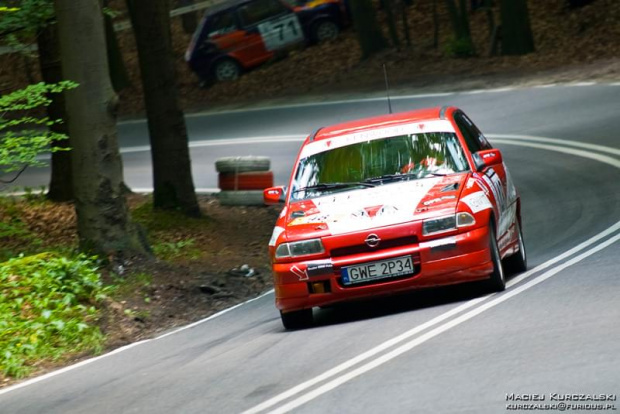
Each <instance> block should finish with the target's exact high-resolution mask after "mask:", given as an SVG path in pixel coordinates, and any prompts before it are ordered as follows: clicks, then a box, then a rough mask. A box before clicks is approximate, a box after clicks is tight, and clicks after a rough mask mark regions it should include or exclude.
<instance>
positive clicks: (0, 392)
mask: <svg viewBox="0 0 620 414" xmlns="http://www.w3.org/2000/svg"><path fill="white" fill-rule="evenodd" d="M272 293H273V289H271V290H269V291H267V292H265V293H263V294H262V295H260V296H257V297H255V298H252V299H250V300H247V301H245V302H243V303H239V304H237V305H235V306H233V307H230V308H227V309H224V310H221V311H219V312H217V313H214V314H213V315H211V316H209V317H207V318H204V319H201V320H199V321H196V322H194V323H191V324H189V325H186V326H183V327H181V328H178V329H175V330H173V331H170V332H168V333H165V334H163V335H160V336H158V337H155V338H152V339H145V340H143V341H138V342H134V343H133V344H129V345H126V346H123V347H121V348H117V349H115V350H113V351H110V352H108V353H107V354H103V355H100V356H98V357H94V358H90V359H86V360H84V361H80V362H78V363H77V364H74V365H69V366H68V367H64V368H61V369H59V370H57V371H52V372H48V373H47V374H44V375H41V376H40V377H35V378H32V379H29V380H27V381H24V382H20V383H19V384H15V385H11V386H10V387H6V388H3V389H0V395H3V394H7V393H9V392H11V391H15V390H18V389H20V388H24V387H27V386H29V385H33V384H36V383H37V382H41V381H44V380H46V379H49V378H52V377H56V376H58V375H61V374H64V373H65V372H68V371H73V370H74V369H77V368H80V367H83V366H84V365H89V364H92V363H93V362H97V361H99V360H102V359H104V358H108V357H110V356H112V355H115V354H118V353H120V352H123V351H127V350H129V349H131V348H134V347H136V346H138V345H143V344H146V343H148V342H153V341H157V340H159V339H162V338H165V337H167V336H170V335H173V334H176V333H178V332H181V331H185V330H187V329H190V328H193V327H195V326H197V325H200V324H203V323H205V322H208V321H210V320H211V319H215V318H217V317H219V316H222V315H224V314H226V313H228V312H230V311H232V310H235V309H237V308H239V307H241V306H243V305H246V304H248V303H251V302H254V301H256V300H259V299H261V298H262V297H264V296H267V295H270V294H272Z"/></svg>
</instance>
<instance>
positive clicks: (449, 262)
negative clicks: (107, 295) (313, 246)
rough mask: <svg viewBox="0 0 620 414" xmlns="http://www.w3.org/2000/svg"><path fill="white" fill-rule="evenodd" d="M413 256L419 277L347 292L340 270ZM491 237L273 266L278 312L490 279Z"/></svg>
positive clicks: (471, 234) (473, 234) (476, 234)
mask: <svg viewBox="0 0 620 414" xmlns="http://www.w3.org/2000/svg"><path fill="white" fill-rule="evenodd" d="M407 255H411V256H412V258H413V261H414V263H415V264H416V266H415V274H413V275H408V276H402V277H398V278H393V279H379V280H376V281H372V282H367V283H364V284H361V285H348V286H345V285H344V284H343V283H342V279H341V269H342V268H343V267H345V266H351V265H357V264H362V263H369V262H374V261H378V260H385V259H390V258H395V257H401V256H407ZM492 271H493V263H492V261H491V255H490V251H489V232H488V228H487V227H481V228H478V229H474V230H471V231H468V232H464V233H460V234H456V235H452V236H448V237H441V238H436V239H433V240H431V241H424V242H419V243H418V242H416V243H414V244H410V245H405V246H399V247H395V248H390V249H384V250H380V251H377V252H372V253H364V254H355V255H351V256H345V257H337V258H328V259H322V260H309V261H298V262H294V263H275V264H274V265H273V274H274V287H275V296H276V307H277V308H278V309H280V310H281V311H283V312H287V311H294V310H300V309H307V308H311V307H314V306H325V305H330V304H334V303H338V302H345V301H350V300H356V299H363V298H368V297H373V296H384V295H389V294H393V293H398V292H404V291H408V290H414V289H419V288H427V287H434V286H445V285H451V284H457V283H464V282H469V281H475V280H481V279H485V278H488V277H489V275H490V274H491V272H492Z"/></svg>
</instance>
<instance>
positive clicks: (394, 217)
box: [289, 177, 442, 235]
mask: <svg viewBox="0 0 620 414" xmlns="http://www.w3.org/2000/svg"><path fill="white" fill-rule="evenodd" d="M441 180H442V178H441V177H433V178H426V179H424V180H416V181H410V182H405V183H398V184H397V183H394V184H391V185H389V186H379V187H375V188H369V189H366V190H364V191H353V192H349V193H346V194H337V195H330V196H325V197H319V198H316V199H314V200H313V201H314V205H315V206H316V208H317V209H318V210H319V212H318V214H316V215H312V216H306V217H299V218H296V219H294V220H293V221H291V222H290V223H289V225H299V224H308V223H325V224H327V226H328V227H329V230H330V232H331V233H332V234H333V235H338V234H345V233H350V232H354V231H360V230H367V229H370V228H373V227H382V226H388V225H392V224H398V223H405V222H407V221H411V220H412V219H413V213H414V209H415V206H417V205H418V204H419V203H420V201H421V200H422V199H423V198H424V197H425V196H426V195H427V194H428V192H429V190H430V189H432V188H433V187H434V186H435V185H437V184H438V183H439V182H440V181H441ZM378 200H381V201H382V202H383V204H382V205H381V207H379V208H377V207H378V206H377V201H378ZM367 208H368V209H369V210H368V211H367V210H366V209H367ZM369 211H370V213H369ZM371 213H372V214H371Z"/></svg>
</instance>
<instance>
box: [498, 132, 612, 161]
mask: <svg viewBox="0 0 620 414" xmlns="http://www.w3.org/2000/svg"><path fill="white" fill-rule="evenodd" d="M493 142H497V143H500V144H505V145H517V146H520V147H531V148H538V149H546V150H549V151H555V152H563V153H565V154H570V155H576V156H578V157H583V158H590V159H592V160H595V161H599V162H602V163H605V164H609V165H611V166H613V167H616V168H620V160H618V159H616V158H612V157H608V156H607V155H601V154H593V153H591V152H587V151H582V150H578V149H573V148H564V147H558V146H556V145H547V144H536V143H533V142H515V141H510V140H504V139H496V140H494V141H493Z"/></svg>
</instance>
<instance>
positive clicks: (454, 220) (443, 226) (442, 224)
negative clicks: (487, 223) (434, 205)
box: [422, 212, 476, 236]
mask: <svg viewBox="0 0 620 414" xmlns="http://www.w3.org/2000/svg"><path fill="white" fill-rule="evenodd" d="M474 224H476V219H475V218H474V216H472V215H471V214H469V213H466V212H461V213H456V214H455V215H454V216H446V217H441V218H438V219H429V220H424V222H423V223H422V234H423V235H425V236H428V235H430V234H437V233H444V232H446V231H450V230H456V228H457V227H466V226H471V225H474Z"/></svg>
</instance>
